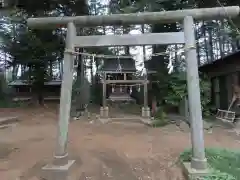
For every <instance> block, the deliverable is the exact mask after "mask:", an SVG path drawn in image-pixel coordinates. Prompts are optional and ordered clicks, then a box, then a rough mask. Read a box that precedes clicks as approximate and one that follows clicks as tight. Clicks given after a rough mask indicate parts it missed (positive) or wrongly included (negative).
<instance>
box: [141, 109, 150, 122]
mask: <svg viewBox="0 0 240 180" xmlns="http://www.w3.org/2000/svg"><path fill="white" fill-rule="evenodd" d="M142 117H143V118H147V119H150V118H151V112H150V108H149V107H142Z"/></svg>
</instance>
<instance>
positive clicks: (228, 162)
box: [180, 148, 240, 180]
mask: <svg viewBox="0 0 240 180" xmlns="http://www.w3.org/2000/svg"><path fill="white" fill-rule="evenodd" d="M191 154H192V153H191V151H190V150H187V151H184V152H183V153H182V154H181V155H180V160H181V161H182V162H189V161H190V160H191V156H192V155H191ZM206 157H207V160H208V164H209V166H210V168H211V169H213V173H212V174H211V175H209V176H206V177H203V178H202V180H240V152H239V151H233V150H227V149H214V148H213V149H206Z"/></svg>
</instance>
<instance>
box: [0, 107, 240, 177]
mask: <svg viewBox="0 0 240 180" xmlns="http://www.w3.org/2000/svg"><path fill="white" fill-rule="evenodd" d="M9 113H10V112H8V111H4V112H0V114H1V115H4V114H9ZM14 113H15V114H18V115H19V114H20V116H21V119H22V122H21V123H20V124H18V125H17V126H15V127H12V128H8V129H2V130H0V177H1V180H40V179H39V178H38V177H39V176H40V173H41V167H42V166H43V165H45V164H46V163H47V162H51V159H52V157H53V152H54V148H55V136H56V122H57V115H56V111H55V110H51V111H50V110H48V111H43V109H37V110H36V109H32V110H21V111H15V112H14ZM14 113H12V114H14ZM15 114H14V115H15ZM189 138H190V136H189V133H188V132H183V131H181V130H179V129H178V128H177V127H176V126H175V125H169V126H167V127H164V128H149V127H146V126H144V125H142V124H137V123H121V124H118V123H110V124H104V125H102V124H100V123H89V122H87V121H73V122H72V123H71V124H70V133H69V155H70V158H72V159H75V160H76V163H75V166H74V168H73V169H72V171H71V176H70V179H71V180H84V179H86V180H88V179H91V180H108V179H109V180H123V179H124V180H160V179H161V180H181V179H183V177H182V174H181V171H180V169H179V168H178V166H177V165H176V162H177V158H178V156H179V154H180V153H181V152H182V151H183V150H184V149H186V148H188V147H190V139H189ZM205 142H206V146H208V147H227V148H239V147H240V143H239V142H238V141H237V140H236V138H235V137H233V136H231V135H229V133H227V132H225V131H224V130H223V129H220V128H215V129H213V132H212V133H206V135H205ZM17 178H19V179H17Z"/></svg>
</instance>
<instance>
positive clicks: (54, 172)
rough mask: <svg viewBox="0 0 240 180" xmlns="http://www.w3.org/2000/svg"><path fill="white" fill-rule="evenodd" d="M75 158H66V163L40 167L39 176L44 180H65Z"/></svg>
mask: <svg viewBox="0 0 240 180" xmlns="http://www.w3.org/2000/svg"><path fill="white" fill-rule="evenodd" d="M74 163H75V160H68V161H67V163H66V164H62V165H55V163H54V164H48V165H46V166H44V167H43V168H42V173H41V178H43V179H45V180H67V178H68V173H69V171H70V168H71V167H72V166H73V165H74Z"/></svg>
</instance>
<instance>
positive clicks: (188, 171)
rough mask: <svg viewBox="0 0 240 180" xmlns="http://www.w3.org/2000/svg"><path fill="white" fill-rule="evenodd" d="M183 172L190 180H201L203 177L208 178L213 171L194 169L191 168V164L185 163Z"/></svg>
mask: <svg viewBox="0 0 240 180" xmlns="http://www.w3.org/2000/svg"><path fill="white" fill-rule="evenodd" d="M182 170H183V174H184V176H185V177H186V179H188V180H196V179H198V178H201V177H203V176H207V175H210V174H211V171H210V170H209V169H207V168H206V169H203V170H197V169H193V168H192V167H191V163H190V162H184V163H182Z"/></svg>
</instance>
